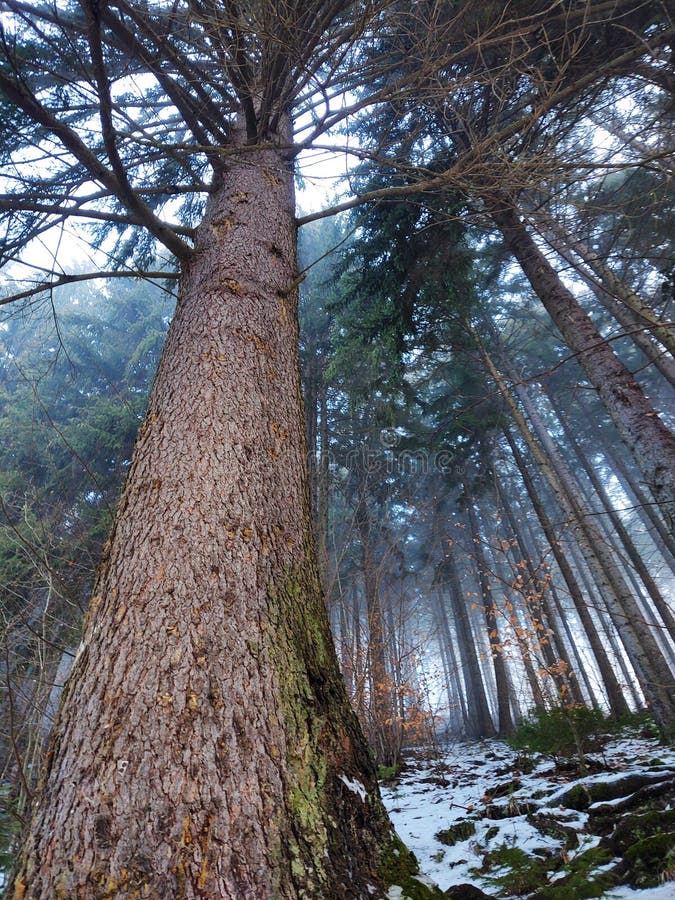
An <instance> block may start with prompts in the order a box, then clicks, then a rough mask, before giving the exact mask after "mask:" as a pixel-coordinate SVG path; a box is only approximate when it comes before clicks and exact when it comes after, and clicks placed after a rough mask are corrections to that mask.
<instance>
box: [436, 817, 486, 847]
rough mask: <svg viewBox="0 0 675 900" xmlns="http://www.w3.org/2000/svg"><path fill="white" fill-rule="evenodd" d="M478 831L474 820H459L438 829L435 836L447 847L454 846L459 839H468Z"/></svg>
mask: <svg viewBox="0 0 675 900" xmlns="http://www.w3.org/2000/svg"><path fill="white" fill-rule="evenodd" d="M475 833H476V825H475V823H474V822H458V823H457V824H456V825H453V826H452V827H450V828H443V829H442V830H441V831H437V832H436V834H435V835H434V837H435V838H436V840H437V841H440V842H441V844H445V845H446V846H447V847H454V846H455V844H456V843H457V842H458V841H466V840H468V839H469V838H470V837H473V835H474V834H475Z"/></svg>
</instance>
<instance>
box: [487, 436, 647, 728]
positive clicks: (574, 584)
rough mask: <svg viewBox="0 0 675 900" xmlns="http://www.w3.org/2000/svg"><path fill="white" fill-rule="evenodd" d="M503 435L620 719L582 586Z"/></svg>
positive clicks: (622, 705)
mask: <svg viewBox="0 0 675 900" xmlns="http://www.w3.org/2000/svg"><path fill="white" fill-rule="evenodd" d="M504 436H505V437H506V440H507V442H508V444H509V447H510V448H511V452H512V453H513V458H514V460H515V462H516V465H517V466H518V469H519V471H520V473H521V475H522V477H523V481H524V483H525V487H526V489H527V493H528V495H529V497H530V501H531V502H532V505H533V507H534V510H535V512H536V514H537V518H538V519H539V523H540V525H541V527H542V531H543V532H544V534H545V536H546V539H547V540H548V543H549V546H550V547H551V550H552V551H553V555H554V557H555V560H556V562H557V564H558V568H559V569H560V572H561V574H562V576H563V578H564V580H565V584H566V586H567V590H568V591H569V595H570V597H571V598H572V602H573V603H574V608H575V609H576V611H577V615H578V616H579V619H580V621H581V624H582V625H583V627H584V631H585V633H586V637H587V638H588V642H589V644H590V647H591V650H592V651H593V655H594V656H595V660H596V662H597V665H598V669H599V671H600V675H601V677H602V682H603V687H604V689H605V693H606V694H607V699H608V702H609V708H610V711H611V713H612V715H613V716H614V717H615V718H620V717H621V716H623V715H626V713H628V712H629V711H630V710H629V707H628V703H627V702H626V698H625V696H624V694H623V691H622V690H621V686H620V685H619V681H618V679H617V677H616V673H615V671H614V669H613V667H612V663H611V661H610V659H609V656H608V655H607V652H606V650H605V647H604V646H603V643H602V640H601V639H600V636H599V634H598V630H597V628H596V626H595V622H594V621H593V618H592V617H591V614H590V611H589V609H588V606H587V603H586V599H585V597H584V595H583V591H582V589H581V586H580V585H579V582H578V580H577V577H576V575H575V573H574V570H573V568H572V565H571V563H570V560H569V559H568V557H567V554H566V553H565V551H564V550H563V546H562V543H561V541H560V539H559V535H558V534H557V533H556V531H555V529H554V527H553V523H552V522H551V519H550V517H549V515H548V513H547V511H546V507H545V505H544V503H543V501H542V499H541V497H540V496H539V493H538V491H537V489H536V487H535V484H534V479H533V478H532V475H531V474H530V472H529V470H528V468H527V464H526V462H525V458H524V457H523V454H522V453H521V452H520V449H519V447H518V444H517V443H516V441H515V439H514V437H513V435H512V434H511V432H510V430H509V429H508V428H505V429H504Z"/></svg>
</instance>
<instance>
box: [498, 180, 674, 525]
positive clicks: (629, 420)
mask: <svg viewBox="0 0 675 900" xmlns="http://www.w3.org/2000/svg"><path fill="white" fill-rule="evenodd" d="M490 215H491V216H492V219H493V220H494V222H495V223H496V224H497V226H498V227H499V229H500V231H501V232H502V234H503V236H504V240H505V242H506V245H507V247H508V248H509V250H510V251H511V252H512V253H513V255H514V256H515V258H516V259H517V260H518V262H519V263H520V265H521V267H522V269H523V271H524V273H525V275H526V276H527V278H528V281H529V282H530V284H531V286H532V289H533V290H534V292H535V294H536V295H537V297H539V299H540V300H541V302H542V304H543V305H544V307H545V309H546V311H547V312H548V314H549V315H550V316H551V318H552V320H553V322H554V323H555V324H556V326H557V327H558V329H559V331H560V333H561V334H562V336H563V338H564V340H565V342H566V343H567V345H568V347H569V348H570V350H572V351H573V352H574V353H575V354H576V355H577V360H578V362H579V365H580V366H581V367H582V369H583V370H584V372H585V373H586V375H587V377H588V380H589V381H590V383H591V384H592V385H593V387H594V388H595V389H596V391H597V392H598V396H599V397H600V399H601V400H602V402H603V403H604V404H605V407H606V409H607V412H608V413H609V415H610V417H611V419H612V421H613V422H614V424H615V425H616V427H617V430H618V432H619V434H620V435H621V437H622V439H623V441H624V443H625V444H626V446H627V447H628V448H629V450H630V451H631V453H632V454H633V456H634V457H635V460H636V462H637V463H638V465H639V466H640V468H641V470H642V473H643V475H644V477H645V480H646V481H647V483H648V484H649V486H650V488H651V489H652V491H653V493H654V496H655V497H656V500H657V502H658V503H659V505H660V506H661V509H662V510H663V513H664V515H665V516H666V519H667V521H668V522H669V524H670V525H671V527H673V526H675V437H674V436H673V434H672V433H671V432H670V431H669V430H668V429H667V428H666V426H665V425H664V423H663V422H662V421H661V419H660V418H659V417H658V415H657V414H656V412H655V411H654V409H653V407H652V406H651V404H650V403H649V401H648V400H647V398H646V397H645V395H644V394H643V393H642V390H641V388H640V386H639V385H638V383H637V381H636V380H635V378H634V377H633V375H632V373H631V372H630V371H629V370H628V369H627V368H626V367H625V366H624V364H623V363H622V362H621V360H620V359H619V358H618V357H617V356H616V354H615V353H614V351H613V350H612V348H611V346H610V345H609V344H608V343H607V342H606V341H605V340H604V339H603V338H602V335H601V334H600V332H599V331H598V329H597V328H596V327H595V325H594V324H593V322H592V321H591V319H590V318H589V317H588V316H587V315H586V313H585V312H584V311H583V309H582V308H581V307H580V306H579V304H578V303H577V301H576V299H575V297H574V296H573V295H572V293H571V292H570V291H569V290H568V289H567V288H566V287H565V285H564V284H563V283H562V281H561V280H560V277H559V276H558V273H557V272H556V271H555V269H553V267H552V266H551V264H550V263H549V262H548V260H547V259H546V257H545V256H544V254H543V253H542V252H541V251H540V250H539V248H538V247H537V245H536V244H535V242H534V240H533V239H532V237H531V235H530V234H529V233H528V231H527V228H526V227H525V225H524V224H523V222H522V220H521V218H520V216H519V215H518V213H517V211H516V209H515V208H514V206H513V203H511V201H509V200H508V199H507V198H506V197H504V196H500V197H497V198H494V200H493V202H492V205H491V208H490Z"/></svg>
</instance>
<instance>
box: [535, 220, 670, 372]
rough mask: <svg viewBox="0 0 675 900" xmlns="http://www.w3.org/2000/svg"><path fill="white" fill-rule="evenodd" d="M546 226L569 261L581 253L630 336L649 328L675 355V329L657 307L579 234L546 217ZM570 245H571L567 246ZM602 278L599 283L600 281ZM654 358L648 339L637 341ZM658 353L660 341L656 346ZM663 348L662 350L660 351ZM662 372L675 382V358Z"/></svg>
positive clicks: (601, 294) (600, 291)
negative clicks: (636, 290) (650, 303)
mask: <svg viewBox="0 0 675 900" xmlns="http://www.w3.org/2000/svg"><path fill="white" fill-rule="evenodd" d="M546 224H547V226H548V227H545V228H544V229H543V233H544V236H545V237H546V239H547V240H549V241H550V243H551V245H552V246H553V247H554V248H555V250H556V251H557V252H558V253H559V254H560V255H561V256H562V257H563V258H564V259H566V260H567V261H568V262H571V263H572V265H574V261H573V256H572V253H571V252H570V250H572V251H574V253H575V254H576V255H577V256H578V258H579V259H580V260H582V262H583V263H584V264H585V265H586V266H588V269H590V271H591V272H592V273H593V275H595V277H596V278H597V279H598V281H595V280H593V279H592V278H589V277H588V276H587V275H586V273H585V272H584V270H583V269H581V270H580V271H581V274H582V276H583V277H584V278H585V280H587V281H588V283H589V284H590V286H591V287H592V288H593V290H594V291H595V293H596V295H597V296H598V299H599V300H600V302H601V303H602V304H603V305H604V306H605V307H606V308H607V309H608V310H609V312H611V313H612V315H613V316H614V317H615V318H616V320H617V322H619V324H620V325H623V326H624V328H626V330H627V332H628V333H629V334H630V335H631V337H635V336H637V333H638V332H636V328H637V329H645V330H647V331H650V332H651V333H652V334H653V335H654V337H656V338H657V339H658V340H659V341H660V342H661V344H662V345H663V347H664V348H665V349H666V350H667V351H668V352H669V353H670V356H671V358H672V357H673V356H675V331H674V330H673V328H672V327H671V326H669V325H667V324H666V323H664V322H663V321H662V320H661V319H660V318H659V317H658V316H657V314H656V313H655V312H654V310H653V309H652V308H651V307H650V306H649V304H647V303H645V301H644V300H642V298H641V297H639V296H638V295H637V294H636V293H635V291H634V290H632V289H631V288H630V287H629V286H628V285H627V284H625V282H623V281H622V280H621V279H620V278H619V276H618V275H616V274H615V273H614V272H613V271H612V270H611V269H610V268H609V266H607V265H606V264H605V263H604V262H603V260H602V259H601V258H600V256H598V254H597V253H596V252H594V251H593V250H592V249H591V248H590V247H589V246H588V245H587V244H585V243H584V242H583V241H581V240H579V238H577V237H575V236H574V235H571V234H570V233H569V232H568V231H566V229H565V228H563V227H562V225H560V223H559V222H554V221H553V219H551V218H549V217H547V223H546ZM568 248H569V249H568ZM598 282H599V283H598ZM636 343H637V345H638V347H640V349H641V350H643V352H645V354H646V355H647V356H648V358H649V359H650V360H651V361H655V358H654V355H653V352H652V350H651V349H648V348H649V346H650V345H649V343H647V344H645V343H644V342H643V341H637V342H636ZM654 349H655V352H656V354H657V356H658V353H659V349H658V345H656V347H655V348H654ZM661 352H663V351H661ZM662 374H663V375H664V376H665V377H666V378H667V380H668V381H669V382H670V384H673V385H675V368H673V365H672V359H666V366H665V370H664V371H662Z"/></svg>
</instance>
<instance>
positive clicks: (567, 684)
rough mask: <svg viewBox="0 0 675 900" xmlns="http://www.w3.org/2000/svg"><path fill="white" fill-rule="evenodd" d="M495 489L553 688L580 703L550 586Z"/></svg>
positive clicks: (503, 497)
mask: <svg viewBox="0 0 675 900" xmlns="http://www.w3.org/2000/svg"><path fill="white" fill-rule="evenodd" d="M495 487H496V490H497V497H498V499H499V503H500V506H501V508H502V509H503V511H504V514H505V515H506V520H507V522H508V524H509V528H510V530H511V533H512V535H513V537H514V539H515V541H516V546H517V548H518V551H519V553H520V559H516V560H515V562H516V565H517V566H520V567H524V571H525V573H526V574H527V582H525V584H523V585H522V587H521V593H522V596H523V597H524V600H525V605H526V607H527V611H528V613H529V616H530V619H531V621H532V623H533V624H534V627H535V630H536V632H537V634H538V635H539V639H540V644H541V653H542V655H543V658H544V661H545V663H546V668H547V671H548V672H549V676H550V677H551V678H552V680H553V683H554V684H555V686H556V691H557V693H558V697H560V698H565V699H568V700H571V701H572V702H575V703H578V702H581V696H580V695H579V693H578V690H577V686H576V683H575V681H574V679H573V678H572V677H570V676H571V674H572V666H571V663H570V660H569V657H568V655H567V651H566V650H565V645H564V644H563V642H562V641H561V640H559V638H558V636H557V635H556V634H555V633H554V631H553V628H552V622H553V616H552V613H551V610H550V608H549V603H548V597H547V594H548V591H549V589H550V584H549V583H548V581H547V579H546V578H541V577H540V576H538V574H537V572H536V571H535V569H534V566H533V565H532V560H531V559H530V556H529V554H528V552H527V547H526V546H525V542H524V540H523V537H522V534H521V529H520V528H519V526H518V522H517V521H516V517H515V515H514V514H513V509H512V508H511V503H510V501H509V498H508V496H507V495H506V492H505V491H504V490H502V488H501V487H500V485H499V483H498V482H496V484H495ZM561 664H562V665H561Z"/></svg>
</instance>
